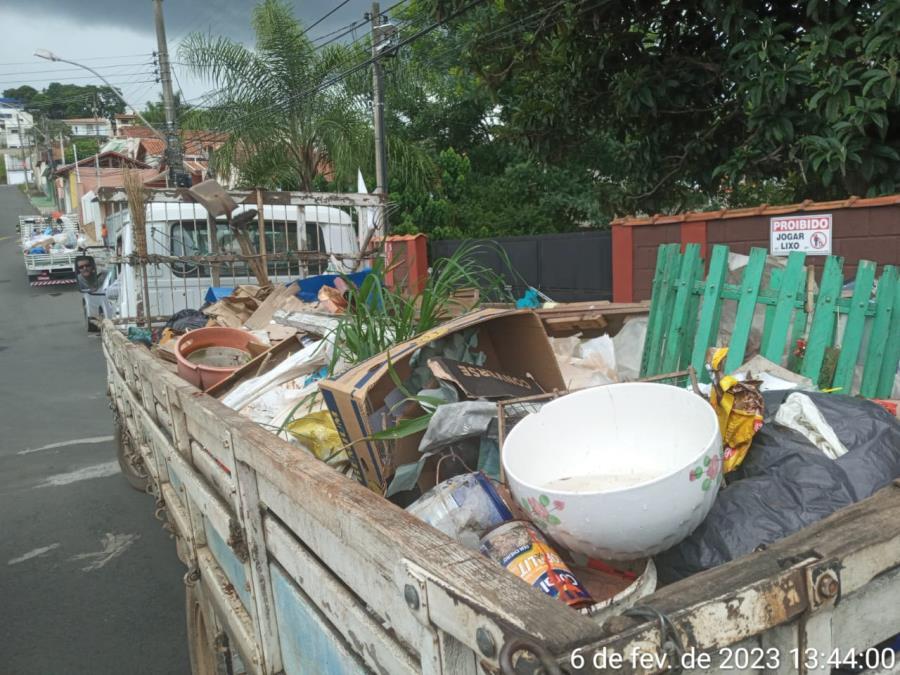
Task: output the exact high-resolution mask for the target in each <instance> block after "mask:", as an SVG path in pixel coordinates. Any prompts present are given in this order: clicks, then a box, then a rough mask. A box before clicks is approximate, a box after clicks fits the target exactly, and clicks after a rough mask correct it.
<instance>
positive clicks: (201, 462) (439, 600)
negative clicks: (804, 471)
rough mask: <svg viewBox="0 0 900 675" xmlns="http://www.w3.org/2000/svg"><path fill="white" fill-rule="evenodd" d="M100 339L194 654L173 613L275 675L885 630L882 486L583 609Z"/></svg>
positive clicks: (776, 657)
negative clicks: (179, 571) (773, 538)
mask: <svg viewBox="0 0 900 675" xmlns="http://www.w3.org/2000/svg"><path fill="white" fill-rule="evenodd" d="M103 348H104V353H105V357H106V363H107V370H108V379H109V393H110V397H111V399H112V402H113V404H114V408H115V411H116V414H117V416H118V418H119V420H120V424H121V425H122V427H123V428H124V430H125V433H126V436H127V438H129V439H130V443H131V444H132V446H133V447H134V448H135V450H136V451H137V452H138V453H139V456H140V459H141V461H142V463H143V467H144V469H145V471H146V473H147V474H148V476H149V479H150V482H151V488H150V491H151V492H152V494H154V495H155V496H156V499H157V507H158V508H159V509H160V510H159V511H158V514H159V515H160V517H162V518H163V519H164V520H165V522H166V523H167V525H166V526H167V527H169V528H171V531H172V533H173V534H174V536H175V541H176V546H177V549H178V552H179V556H180V558H181V559H182V561H183V562H184V563H185V565H186V566H187V568H188V571H187V574H186V575H185V582H186V583H187V584H188V590H187V594H188V598H189V603H190V604H189V618H188V624H189V637H190V639H191V644H192V655H193V654H195V647H196V645H197V644H199V641H202V640H201V638H202V636H199V635H196V634H194V633H197V629H196V623H195V622H192V618H191V617H192V616H194V615H193V614H191V611H195V612H197V611H199V612H201V613H203V616H204V621H205V624H204V625H208V626H210V628H209V631H208V633H209V635H214V636H215V640H214V642H215V644H216V645H218V646H219V653H221V651H222V649H221V646H222V644H225V645H227V646H229V648H230V649H231V651H233V652H236V653H237V654H239V656H240V661H241V662H242V664H243V667H244V668H246V670H247V671H248V672H251V673H266V674H274V673H278V672H282V671H283V672H285V673H288V674H289V675H290V674H293V673H316V672H323V673H324V672H327V673H340V672H348V673H349V672H374V673H390V674H394V673H419V672H423V673H444V674H448V675H449V674H451V673H452V674H454V675H455V674H457V673H461V674H475V673H482V672H490V673H495V672H504V673H506V672H517V671H515V670H512V669H511V668H512V666H511V664H510V663H503V662H504V661H508V660H509V659H510V658H511V656H512V654H514V653H517V652H521V651H522V650H524V651H526V652H531V653H532V654H535V655H537V656H538V657H542V658H543V659H544V660H545V662H546V663H547V664H548V665H549V662H550V661H552V662H554V663H556V664H558V666H560V667H561V668H563V669H564V672H617V673H622V672H624V673H630V672H635V673H637V672H648V673H651V672H663V671H664V670H665V661H663V662H662V663H661V662H660V661H659V659H660V658H662V657H661V655H662V654H664V653H665V652H664V649H663V644H664V643H668V645H676V644H678V647H679V648H678V649H677V650H676V651H678V652H679V653H680V654H681V656H678V657H677V659H678V660H679V661H682V659H684V658H690V656H691V655H693V656H694V657H695V658H696V657H697V656H698V655H700V654H708V655H709V658H710V662H709V665H708V667H707V665H706V663H705V661H702V660H701V662H700V665H702V666H703V667H697V668H694V672H720V670H729V671H733V672H746V673H751V672H752V673H756V672H767V673H789V672H807V671H808V670H811V669H812V668H809V666H810V665H811V664H812V660H811V657H812V655H813V654H814V653H821V654H823V655H824V656H822V657H820V658H818V659H817V660H818V661H819V663H820V664H821V663H824V662H825V660H826V658H827V656H828V655H829V654H831V653H833V652H834V651H835V650H837V651H838V652H839V653H841V654H847V653H849V651H850V650H851V649H856V650H860V649H862V648H864V647H868V646H870V645H874V644H877V643H879V642H880V641H882V640H885V639H887V638H889V637H891V636H892V635H894V634H896V633H897V632H900V567H898V565H900V484H896V485H895V486H892V487H888V488H885V489H884V490H882V491H880V492H878V493H877V494H875V495H874V496H873V497H871V498H869V499H867V500H865V501H862V502H859V503H858V504H855V505H854V506H852V507H849V508H847V509H844V510H842V511H840V512H838V513H836V514H834V515H833V516H831V517H830V518H827V519H825V520H823V521H820V522H819V523H817V524H816V525H814V526H812V527H808V528H806V529H805V530H803V531H801V532H799V533H797V534H796V535H794V536H792V537H789V538H787V539H784V540H782V541H779V542H777V543H775V544H773V545H771V546H770V547H768V548H767V549H766V550H764V551H760V552H757V553H754V554H752V555H750V556H746V557H744V558H742V559H739V560H736V561H734V562H732V563H729V564H727V565H723V566H721V567H718V568H716V569H713V570H710V571H708V572H704V573H702V574H698V575H695V576H694V577H691V578H689V579H686V580H684V581H681V582H678V583H675V584H672V585H670V586H667V587H664V588H662V589H659V590H658V591H657V592H656V593H654V594H653V595H651V596H649V597H647V598H645V599H644V600H643V601H642V602H643V605H644V606H645V607H649V608H652V612H647V613H644V614H642V615H641V616H639V617H637V618H632V617H625V616H614V617H601V618H600V619H597V618H590V617H587V616H584V615H582V614H579V613H578V612H576V611H574V610H572V609H570V608H568V607H567V606H565V605H564V604H562V603H560V602H558V601H556V600H553V599H551V598H549V597H548V596H545V595H543V594H542V593H540V592H539V591H536V590H534V589H532V588H529V587H528V586H527V585H526V584H522V583H521V582H520V581H519V580H518V579H516V578H515V577H513V576H512V575H510V574H509V573H508V572H506V571H505V570H503V569H502V568H500V567H499V566H496V565H495V564H494V563H492V562H491V561H489V560H487V559H486V558H484V557H482V556H480V555H478V554H476V553H473V552H471V551H468V550H466V549H464V548H462V547H461V546H459V545H458V544H457V543H456V542H454V541H452V540H451V539H449V538H448V537H446V536H444V535H443V534H441V533H440V532H438V531H436V530H434V529H433V528H431V527H430V526H428V525H426V524H425V523H423V522H421V521H419V520H417V519H416V518H414V517H412V516H410V515H409V514H407V513H406V512H405V511H403V510H401V509H399V508H398V507H396V506H394V505H393V504H391V503H390V502H388V501H387V500H385V499H383V498H381V497H380V496H378V495H376V494H375V493H373V492H371V491H369V490H368V489H366V488H365V487H363V486H362V485H359V484H358V483H355V482H353V481H352V480H350V479H348V478H346V477H344V476H343V475H340V474H338V473H337V472H335V471H333V470H332V469H331V468H329V467H328V466H326V465H325V464H323V463H321V462H319V461H318V460H317V459H315V458H313V457H312V456H310V455H308V454H306V453H304V452H303V451H302V450H300V449H298V448H297V447H296V446H293V445H291V444H289V443H287V442H284V441H282V440H281V439H279V438H277V437H275V436H274V435H273V434H271V433H269V432H268V431H266V430H264V429H263V428H262V427H259V426H257V425H255V424H253V423H252V422H250V421H249V420H247V419H246V418H244V417H241V416H240V415H238V414H237V413H235V412H234V411H232V410H231V409H229V408H227V407H225V406H224V405H222V404H221V403H220V402H219V401H217V400H216V399H213V398H211V397H209V396H207V395H205V394H201V393H200V392H198V391H197V390H196V389H195V388H194V387H192V386H191V385H189V384H188V383H186V382H185V381H183V380H181V379H180V378H178V377H177V376H176V375H174V374H172V373H171V372H169V371H168V370H167V369H166V368H165V367H164V366H163V365H162V364H160V363H159V362H157V361H156V360H155V359H154V358H153V357H152V356H151V355H150V354H149V352H148V351H147V350H146V349H145V348H143V347H140V346H136V345H133V344H131V343H129V342H128V341H127V340H126V339H125V338H124V336H123V335H122V334H121V333H119V332H118V331H117V330H116V329H115V327H114V326H113V325H112V324H111V323H110V322H109V321H105V322H104V324H103ZM190 608H193V610H191V609H190ZM604 619H608V621H606V623H605V624H603V623H601V621H602V620H604ZM661 626H662V627H663V628H665V630H664V631H661ZM200 632H202V631H200ZM679 643H680V644H679ZM210 644H212V643H210ZM810 650H812V651H810ZM614 654H618V655H620V656H621V658H622V661H621V662H617V661H615V659H614V658H613V659H612V661H611V660H610V659H611V658H612V656H613V655H614ZM644 655H646V657H645V656H644ZM745 655H746V656H747V659H746V663H745V659H744V656H745ZM760 655H761V656H762V658H757V657H759V656H760ZM738 657H739V658H738ZM766 657H768V658H766ZM196 658H197V659H199V658H200V656H197V657H196ZM645 659H646V660H645ZM682 662H683V661H682ZM613 664H614V665H613ZM694 665H697V664H696V662H695V664H694ZM645 666H646V667H645ZM874 666H877V668H873V669H872V672H900V669H898V667H897V666H896V664H889V663H888V662H887V657H884V661H883V662H878V663H874ZM888 666H891V668H888ZM194 668H195V671H194V672H195V673H197V672H200V668H199V667H198V666H197V665H196V661H195V665H194ZM223 672H224V671H223ZM548 672H553V671H552V670H549V671H548Z"/></svg>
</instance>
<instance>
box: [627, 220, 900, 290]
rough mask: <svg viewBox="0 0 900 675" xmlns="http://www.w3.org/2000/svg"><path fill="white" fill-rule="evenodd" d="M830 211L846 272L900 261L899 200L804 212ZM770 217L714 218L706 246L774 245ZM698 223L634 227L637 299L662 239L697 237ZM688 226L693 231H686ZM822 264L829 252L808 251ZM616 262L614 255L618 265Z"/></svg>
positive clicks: (743, 248) (740, 249)
mask: <svg viewBox="0 0 900 675" xmlns="http://www.w3.org/2000/svg"><path fill="white" fill-rule="evenodd" d="M818 213H831V214H832V221H833V228H834V235H833V236H834V241H833V244H832V253H833V254H834V255H840V256H843V257H844V261H845V262H844V276H845V278H850V277H852V275H853V274H854V273H855V272H856V262H857V261H858V260H872V261H874V262H876V263H878V265H879V266H880V265H888V264H890V265H900V205H890V206H874V207H861V208H844V209H829V210H824V211H804V212H803V214H804V215H813V214H818ZM769 219H770V216H768V215H765V216H746V217H741V218H726V219H719V220H709V221H708V222H707V223H706V242H707V250H709V249H711V247H712V246H713V244H725V245H727V246H728V247H729V248H730V249H731V250H732V251H733V252H735V253H743V254H747V253H749V252H750V249H751V247H754V246H758V247H761V248H765V249H768V247H769ZM697 226H698V223H697V222H691V223H668V224H662V225H657V224H646V225H644V224H641V225H633V226H630V229H631V232H632V241H633V258H632V261H633V262H632V264H633V268H632V270H633V271H632V274H633V276H632V283H633V293H632V298H631V299H632V300H635V301H637V300H649V299H650V285H651V283H652V281H653V272H654V269H655V267H656V249H657V247H658V246H659V245H660V244H673V243H684V242H685V241H697V234H698V233H697V232H696V230H697ZM682 228H688V229H689V232H690V234H686V233H683V232H682ZM807 260H809V261H812V262H813V263H814V264H815V265H816V266H817V267H821V266H822V264H823V262H824V256H807ZM616 264H617V262H616V260H613V266H614V267H615V265H616Z"/></svg>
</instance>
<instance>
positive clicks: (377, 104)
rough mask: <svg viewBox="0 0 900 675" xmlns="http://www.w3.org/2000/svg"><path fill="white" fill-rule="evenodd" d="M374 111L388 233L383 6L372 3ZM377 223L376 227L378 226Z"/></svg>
mask: <svg viewBox="0 0 900 675" xmlns="http://www.w3.org/2000/svg"><path fill="white" fill-rule="evenodd" d="M371 21H372V59H373V61H372V98H373V100H372V113H373V115H374V127H375V194H377V195H380V196H381V206H380V207H379V209H378V220H379V221H380V223H378V224H381V225H382V227H384V235H385V236H387V234H388V222H387V218H386V217H385V216H386V210H385V201H386V200H387V180H388V176H387V154H386V152H385V144H384V75H383V73H382V69H381V58H380V56H381V49H382V47H383V44H384V43H383V41H382V38H383V33H382V30H381V6H380V5H379V4H378V3H377V2H373V3H372V16H371ZM378 224H376V227H377V226H378Z"/></svg>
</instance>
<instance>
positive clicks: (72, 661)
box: [0, 186, 190, 675]
mask: <svg viewBox="0 0 900 675" xmlns="http://www.w3.org/2000/svg"><path fill="white" fill-rule="evenodd" d="M32 211H33V210H32V209H31V206H30V205H29V203H28V201H27V200H26V199H25V197H24V196H23V195H22V193H21V192H20V191H19V190H18V189H17V188H15V187H11V186H0V431H2V436H0V439H2V440H0V612H2V615H0V673H4V674H8V675H32V674H33V675H76V674H80V673H84V674H90V675H102V674H105V673H110V674H115V675H121V674H124V673H152V674H157V673H160V674H168V673H173V674H175V673H189V672H190V667H189V665H188V656H187V646H186V637H185V628H184V626H185V622H184V585H183V583H182V576H183V575H184V572H185V569H184V567H183V566H182V564H181V563H180V562H179V561H178V559H177V557H176V555H175V545H174V542H173V541H172V540H170V539H169V538H168V536H167V535H166V533H165V532H164V531H163V530H162V528H161V526H160V523H159V521H157V520H156V519H155V518H154V517H153V508H154V505H153V499H152V498H151V497H149V496H147V495H145V494H142V493H139V492H136V491H135V490H133V489H132V488H130V487H129V486H128V484H127V483H126V482H125V479H124V478H123V477H122V476H121V474H120V473H119V468H118V465H117V463H116V450H115V446H114V445H113V442H112V433H113V429H112V426H113V420H112V413H111V412H110V410H109V408H108V405H107V399H106V371H105V368H104V364H103V355H102V352H101V348H100V341H99V339H98V338H97V337H96V336H95V335H88V333H87V332H86V331H85V327H84V323H83V319H82V313H81V305H80V298H79V294H78V291H77V290H75V287H74V286H59V287H48V288H31V287H29V285H28V282H27V279H26V277H25V270H24V267H23V264H22V258H21V255H20V253H19V249H18V245H17V241H16V236H15V224H16V221H17V216H18V215H19V214H20V213H29V212H32Z"/></svg>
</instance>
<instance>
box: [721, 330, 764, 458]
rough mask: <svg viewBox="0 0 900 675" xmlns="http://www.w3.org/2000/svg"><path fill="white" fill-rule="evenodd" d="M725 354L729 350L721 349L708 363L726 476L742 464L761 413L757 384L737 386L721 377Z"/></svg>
mask: <svg viewBox="0 0 900 675" xmlns="http://www.w3.org/2000/svg"><path fill="white" fill-rule="evenodd" d="M727 354H728V348H727V347H722V348H719V349H717V350H716V351H715V352H714V353H713V357H712V359H710V369H711V371H712V378H713V386H712V388H711V389H710V393H709V402H710V403H711V404H712V406H713V408H715V411H716V416H717V417H718V418H719V429H720V431H721V432H722V443H723V444H724V446H725V454H724V460H725V461H724V465H723V469H724V472H725V473H729V472H730V471H734V470H735V469H737V468H738V467H739V466H740V465H741V462H743V461H744V458H745V457H746V456H747V451H748V450H750V444H751V443H752V442H753V436H754V435H756V432H757V431H759V428H760V427H761V426H762V425H763V410H764V403H763V397H762V394H760V393H759V384H760V382H759V380H745V381H743V382H739V381H738V380H736V379H735V378H734V377H732V376H730V375H726V376H724V377H723V376H722V375H721V372H720V368H721V367H722V363H723V362H724V361H725V356H726V355H727Z"/></svg>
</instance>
